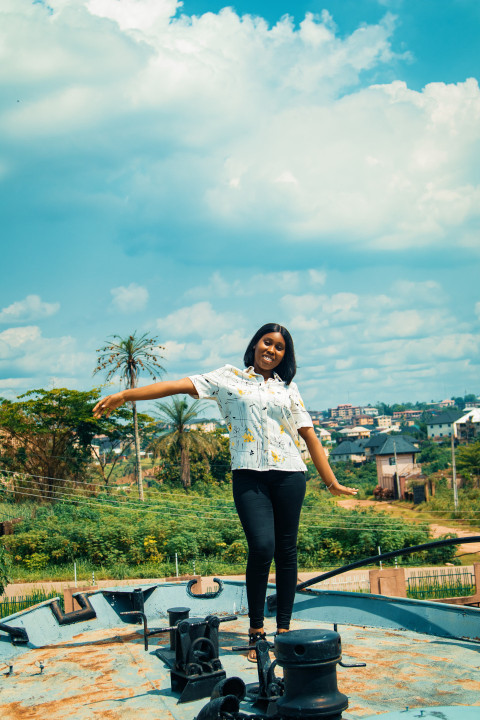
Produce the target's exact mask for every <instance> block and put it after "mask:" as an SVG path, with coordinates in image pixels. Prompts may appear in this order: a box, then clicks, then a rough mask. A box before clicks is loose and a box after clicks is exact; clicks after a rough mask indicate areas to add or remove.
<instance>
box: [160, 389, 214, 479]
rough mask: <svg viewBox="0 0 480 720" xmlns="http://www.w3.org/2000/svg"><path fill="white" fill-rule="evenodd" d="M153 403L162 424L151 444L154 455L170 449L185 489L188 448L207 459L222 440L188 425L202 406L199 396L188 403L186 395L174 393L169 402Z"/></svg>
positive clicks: (188, 475)
mask: <svg viewBox="0 0 480 720" xmlns="http://www.w3.org/2000/svg"><path fill="white" fill-rule="evenodd" d="M156 406H157V409H158V416H159V418H160V420H161V421H162V422H163V427H162V429H161V436H160V437H159V438H158V439H156V440H154V441H153V442H152V444H151V448H152V449H153V451H154V453H155V455H156V456H157V457H158V456H160V455H161V454H162V453H166V452H173V453H174V454H175V455H177V456H178V457H179V459H180V479H181V481H182V485H183V487H184V488H185V490H187V489H188V488H189V487H190V485H191V479H190V453H191V451H192V450H194V451H196V452H198V453H200V455H202V456H203V457H204V458H205V460H207V458H209V457H212V456H213V455H214V454H215V452H216V451H217V450H219V449H220V447H221V442H220V440H219V438H218V437H217V436H216V435H215V434H213V433H205V432H203V431H201V430H193V429H191V428H190V427H189V424H191V423H192V421H193V420H195V419H196V418H198V414H199V413H200V412H201V411H202V410H203V404H202V403H201V402H200V401H199V400H195V402H193V403H192V404H191V405H189V404H188V402H187V400H185V398H179V397H175V396H174V397H172V399H171V401H170V402H164V403H156Z"/></svg>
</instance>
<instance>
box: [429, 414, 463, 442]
mask: <svg viewBox="0 0 480 720" xmlns="http://www.w3.org/2000/svg"><path fill="white" fill-rule="evenodd" d="M463 415H464V413H462V412H461V411H460V410H445V411H444V412H442V413H438V414H436V415H430V416H429V417H428V418H427V421H426V422H427V437H428V439H429V440H433V441H434V442H444V441H445V440H449V439H450V438H451V437H452V435H455V428H454V423H456V421H457V420H458V419H459V418H461V417H462V416H463Z"/></svg>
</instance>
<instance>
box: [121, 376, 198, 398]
mask: <svg viewBox="0 0 480 720" xmlns="http://www.w3.org/2000/svg"><path fill="white" fill-rule="evenodd" d="M195 394H196V390H195V385H194V384H193V383H192V381H191V380H190V378H182V379H181V380H162V382H156V383H152V384H151V385H144V386H143V387H137V388H131V389H128V390H122V391H121V393H120V395H122V397H123V399H124V401H125V402H132V401H133V402H136V401H137V400H158V399H159V398H164V397H170V396H171V395H195Z"/></svg>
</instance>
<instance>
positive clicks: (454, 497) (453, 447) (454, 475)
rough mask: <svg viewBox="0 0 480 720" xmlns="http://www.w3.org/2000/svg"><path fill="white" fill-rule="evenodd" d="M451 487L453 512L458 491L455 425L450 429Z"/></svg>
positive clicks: (456, 505) (456, 508)
mask: <svg viewBox="0 0 480 720" xmlns="http://www.w3.org/2000/svg"><path fill="white" fill-rule="evenodd" d="M451 437H452V486H453V504H454V506H455V510H458V489H457V468H456V465H455V425H454V426H453V429H452V435H451Z"/></svg>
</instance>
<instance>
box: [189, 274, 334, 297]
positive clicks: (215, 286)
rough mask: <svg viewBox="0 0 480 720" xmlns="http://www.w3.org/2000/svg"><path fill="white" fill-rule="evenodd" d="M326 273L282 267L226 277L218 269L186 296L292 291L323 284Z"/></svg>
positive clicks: (243, 295) (248, 294)
mask: <svg viewBox="0 0 480 720" xmlns="http://www.w3.org/2000/svg"><path fill="white" fill-rule="evenodd" d="M325 280H326V273H325V272H324V271H323V270H317V269H315V268H314V269H310V270H302V271H300V270H298V271H296V270H284V271H280V272H267V273H255V274H254V275H248V276H246V277H244V278H242V279H235V280H231V281H230V280H228V279H227V278H226V277H224V276H222V274H221V273H220V272H218V271H217V272H214V273H213V274H212V276H211V277H210V279H209V281H208V283H207V285H202V286H197V287H193V288H190V289H189V290H187V291H186V292H185V297H186V298H195V299H203V298H212V297H222V298H225V297H252V296H255V297H257V296H259V295H262V294H265V295H270V296H271V295H272V294H276V293H282V292H285V290H290V291H294V290H297V289H299V288H302V287H306V286H313V287H315V288H316V287H317V286H319V285H323V284H324V283H325Z"/></svg>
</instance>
